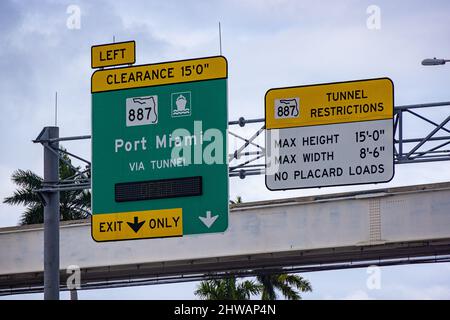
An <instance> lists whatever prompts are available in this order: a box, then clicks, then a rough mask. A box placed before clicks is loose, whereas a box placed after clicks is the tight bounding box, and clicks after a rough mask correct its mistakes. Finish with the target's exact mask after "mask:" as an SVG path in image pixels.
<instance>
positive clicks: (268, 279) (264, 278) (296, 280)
mask: <svg viewBox="0 0 450 320" xmlns="http://www.w3.org/2000/svg"><path fill="white" fill-rule="evenodd" d="M256 280H257V281H258V282H259V283H260V284H261V287H262V290H261V300H277V298H278V295H277V291H280V292H281V294H282V295H283V296H284V297H285V298H286V299H288V300H300V299H301V296H300V293H301V292H311V291H312V287H311V284H310V283H309V281H308V280H306V279H304V278H303V277H301V276H299V275H295V274H259V275H257V276H256Z"/></svg>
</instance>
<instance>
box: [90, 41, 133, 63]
mask: <svg viewBox="0 0 450 320" xmlns="http://www.w3.org/2000/svg"><path fill="white" fill-rule="evenodd" d="M135 62H136V42H134V41H127V42H117V43H110V44H103V45H98V46H92V47H91V67H92V68H103V67H111V66H119V65H124V64H133V63H135Z"/></svg>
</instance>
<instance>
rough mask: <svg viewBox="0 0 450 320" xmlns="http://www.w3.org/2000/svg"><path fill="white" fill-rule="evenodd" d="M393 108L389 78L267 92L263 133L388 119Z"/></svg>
mask: <svg viewBox="0 0 450 320" xmlns="http://www.w3.org/2000/svg"><path fill="white" fill-rule="evenodd" d="M393 107H394V85H393V83H392V80H391V79H389V78H379V79H370V80H359V81H349V82H338V83H329V84H321V85H310V86H300V87H289V88H279V89H270V90H269V91H267V93H266V96H265V113H266V129H281V128H292V127H303V126H314V125H324V124H335V123H344V122H357V121H368V120H382V119H392V118H393Z"/></svg>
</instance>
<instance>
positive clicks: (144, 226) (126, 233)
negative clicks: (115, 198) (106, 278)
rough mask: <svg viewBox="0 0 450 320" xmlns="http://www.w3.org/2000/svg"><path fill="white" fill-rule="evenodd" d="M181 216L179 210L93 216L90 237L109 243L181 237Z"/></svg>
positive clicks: (180, 210)
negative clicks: (113, 241) (112, 241)
mask: <svg viewBox="0 0 450 320" xmlns="http://www.w3.org/2000/svg"><path fill="white" fill-rule="evenodd" d="M182 216H183V215H182V209H181V208H174V209H162V210H146V211H136V212H117V213H107V214H95V215H93V216H92V228H91V230H92V237H93V239H94V240H95V241H110V240H130V239H144V238H160V237H171V236H183V217H182Z"/></svg>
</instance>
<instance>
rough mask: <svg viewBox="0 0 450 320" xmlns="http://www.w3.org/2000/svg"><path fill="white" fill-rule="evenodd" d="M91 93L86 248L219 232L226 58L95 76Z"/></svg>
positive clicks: (224, 194) (224, 206) (224, 222)
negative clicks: (89, 236)
mask: <svg viewBox="0 0 450 320" xmlns="http://www.w3.org/2000/svg"><path fill="white" fill-rule="evenodd" d="M91 91H92V237H93V239H94V240H96V241H115V240H130V239H143V238H157V237H179V236H184V235H189V234H203V233H212V232H224V231H225V230H226V229H227V227H228V164H227V126H228V116H227V61H226V59H225V58H224V57H222V56H217V57H209V58H200V59H193V60H183V61H174V62H167V63H159V64H149V65H140V66H131V67H123V68H113V69H102V70H97V71H96V72H94V74H93V75H92V79H91Z"/></svg>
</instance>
